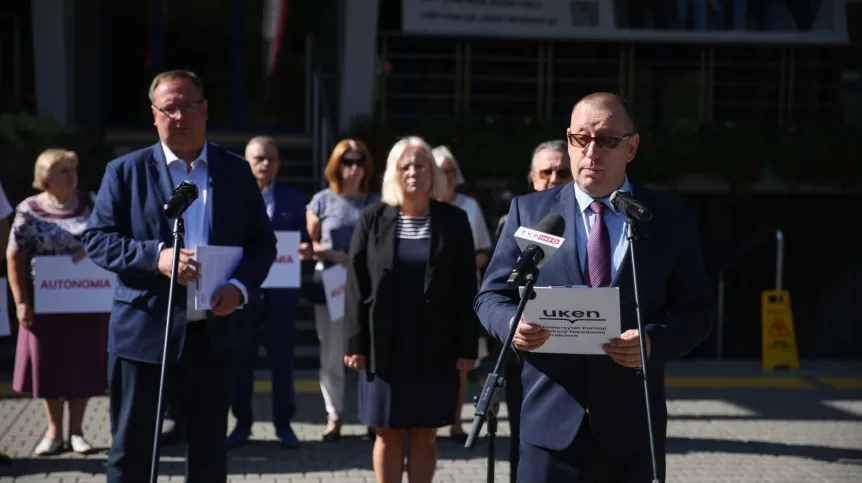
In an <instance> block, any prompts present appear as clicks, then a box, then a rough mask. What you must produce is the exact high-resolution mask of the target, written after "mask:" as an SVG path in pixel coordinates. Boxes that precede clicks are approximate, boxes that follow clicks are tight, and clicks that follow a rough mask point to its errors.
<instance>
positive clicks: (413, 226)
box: [395, 215, 431, 240]
mask: <svg viewBox="0 0 862 483" xmlns="http://www.w3.org/2000/svg"><path fill="white" fill-rule="evenodd" d="M395 236H396V237H397V238H400V239H402V240H421V239H423V238H431V217H430V216H407V215H398V224H397V225H396V227H395Z"/></svg>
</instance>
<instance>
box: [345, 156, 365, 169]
mask: <svg viewBox="0 0 862 483" xmlns="http://www.w3.org/2000/svg"><path fill="white" fill-rule="evenodd" d="M341 165H342V166H344V167H345V168H349V167H351V166H356V167H357V168H361V167H363V166H365V158H341Z"/></svg>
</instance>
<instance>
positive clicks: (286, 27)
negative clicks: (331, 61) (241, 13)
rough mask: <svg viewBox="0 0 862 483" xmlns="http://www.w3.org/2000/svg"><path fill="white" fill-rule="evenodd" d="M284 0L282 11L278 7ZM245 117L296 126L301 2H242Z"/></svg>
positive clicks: (301, 76)
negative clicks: (243, 4) (243, 9)
mask: <svg viewBox="0 0 862 483" xmlns="http://www.w3.org/2000/svg"><path fill="white" fill-rule="evenodd" d="M282 5H284V6H285V7H287V8H286V11H284V12H283V11H281V6H282ZM244 8H245V30H244V35H245V61H246V62H245V64H246V68H245V69H244V74H245V76H246V86H245V94H246V96H247V97H246V110H247V112H246V121H247V123H248V124H251V125H279V126H285V127H289V128H296V129H302V128H303V127H304V123H305V96H306V92H305V90H306V85H305V82H306V72H305V71H306V58H305V57H306V52H305V43H306V42H305V35H306V22H307V20H308V12H307V8H308V6H307V5H306V2H277V1H264V0H247V1H246V2H245V7H244Z"/></svg>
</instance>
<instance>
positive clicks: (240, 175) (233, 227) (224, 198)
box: [82, 143, 276, 363]
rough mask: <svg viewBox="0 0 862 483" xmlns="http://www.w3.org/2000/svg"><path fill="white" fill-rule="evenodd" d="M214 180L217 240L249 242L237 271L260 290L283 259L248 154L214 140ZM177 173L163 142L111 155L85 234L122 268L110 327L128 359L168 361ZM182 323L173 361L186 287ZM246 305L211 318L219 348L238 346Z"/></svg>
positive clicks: (106, 260)
mask: <svg viewBox="0 0 862 483" xmlns="http://www.w3.org/2000/svg"><path fill="white" fill-rule="evenodd" d="M207 157H208V159H207V170H208V175H209V178H210V183H211V185H212V201H211V203H212V205H211V212H212V216H210V231H209V244H210V245H224V246H241V247H243V257H242V260H241V261H240V262H239V264H238V265H237V267H236V269H235V270H234V272H233V274H232V276H231V277H230V278H235V279H237V280H239V281H240V282H241V283H242V284H244V285H245V287H246V290H247V291H248V293H249V298H251V297H255V296H256V294H257V293H258V290H259V287H260V284H261V283H262V282H263V280H264V279H265V278H266V275H267V273H268V272H269V267H270V266H271V265H272V262H273V261H274V260H275V256H276V240H275V234H274V233H273V229H272V224H271V223H270V220H269V217H268V216H267V214H266V208H265V206H264V203H263V198H262V197H261V195H260V190H259V189H258V187H257V183H256V182H255V179H254V176H252V174H251V170H250V169H249V168H248V162H246V161H245V160H244V159H242V158H240V157H239V156H237V155H235V154H233V153H231V152H228V151H226V150H224V149H222V148H220V147H218V146H216V145H214V144H209V145H208V147H207ZM172 191H173V187H172V186H171V177H170V175H169V172H168V166H167V162H166V161H165V156H164V152H163V150H162V147H161V144H160V143H156V144H154V145H152V146H150V147H147V148H144V149H140V150H138V151H135V152H133V153H129V154H126V155H125V156H122V157H120V158H117V159H115V160H113V161H111V162H110V163H108V166H107V168H106V169H105V175H104V177H103V179H102V186H101V188H100V189H99V194H98V195H97V196H96V202H95V207H94V209H93V214H92V215H91V216H90V220H89V223H88V225H87V228H86V230H85V231H84V234H83V237H82V238H83V242H84V246H85V249H86V251H87V255H88V256H89V257H90V258H91V259H92V260H93V262H95V263H96V264H97V265H99V266H100V267H102V268H104V269H106V270H109V271H111V272H114V273H116V274H117V278H118V283H117V288H116V292H115V295H114V304H113V308H112V310H111V318H110V325H109V331H108V351H109V352H110V353H111V354H113V355H116V356H118V357H122V358H125V359H130V360H135V361H141V362H150V363H160V362H161V357H162V350H163V348H162V345H163V343H164V336H165V318H166V315H167V308H168V289H169V287H170V279H169V278H168V277H165V276H164V275H161V274H160V273H158V269H157V266H158V259H159V253H158V246H159V244H160V243H164V244H165V246H166V247H171V246H172V245H173V237H172V229H173V226H172V222H171V221H169V220H168V219H167V218H165V216H164V214H163V210H162V207H163V206H164V204H165V202H166V201H167V200H168V198H169V197H170V195H171V192H172ZM173 309H174V311H175V312H174V314H175V315H174V324H173V327H172V331H171V335H170V338H169V344H168V359H167V360H168V361H175V360H177V359H178V358H179V356H180V354H181V353H182V348H183V344H184V341H185V332H186V289H185V288H184V287H182V286H180V285H177V287H176V289H175V291H174V307H173ZM245 319H246V317H245V316H244V313H243V311H242V310H237V311H235V312H234V313H232V314H231V315H228V316H226V317H214V316H212V315H211V314H210V315H209V317H208V320H207V321H205V322H199V323H206V324H208V326H207V334H208V335H209V337H210V344H211V345H210V347H211V349H212V350H215V351H218V350H230V349H233V348H235V347H236V345H237V341H238V339H239V338H238V337H237V333H238V329H239V324H241V323H243V322H245Z"/></svg>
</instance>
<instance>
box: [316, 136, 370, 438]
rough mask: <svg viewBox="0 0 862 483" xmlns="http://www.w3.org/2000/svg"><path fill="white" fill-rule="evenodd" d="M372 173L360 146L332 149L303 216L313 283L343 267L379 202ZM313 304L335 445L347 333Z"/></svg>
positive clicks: (322, 305)
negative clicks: (364, 219)
mask: <svg viewBox="0 0 862 483" xmlns="http://www.w3.org/2000/svg"><path fill="white" fill-rule="evenodd" d="M373 173H374V167H373V165H372V160H371V155H370V153H369V151H368V148H367V147H366V146H365V144H364V143H363V142H362V141H358V140H354V139H344V140H342V141H340V142H339V143H338V144H336V145H335V148H334V149H333V150H332V155H331V156H330V157H329V161H328V162H327V164H326V170H325V176H326V180H327V181H328V182H329V187H328V188H326V189H324V190H322V191H319V192H318V193H316V194H315V195H314V196H313V197H312V198H311V201H310V202H309V203H308V206H307V213H306V220H307V228H308V234H309V236H310V237H311V241H312V246H313V250H314V255H313V256H314V259H315V260H317V261H318V262H317V265H316V266H315V278H316V279H317V280H320V274H321V272H322V271H323V270H324V269H326V268H329V267H331V266H333V265H342V266H344V267H347V261H348V258H347V251H348V250H349V249H350V239H351V237H352V236H353V229H354V228H355V227H356V223H357V221H358V220H359V216H360V215H361V214H362V210H364V209H365V207H366V206H368V205H369V204H371V203H374V202H376V201H377V200H378V199H379V197H378V196H376V195H372V194H370V193H369V188H370V185H371V177H372V176H373ZM320 295H321V296H322V295H323V294H322V292H321V294H320ZM313 302H314V325H315V328H316V329H317V338H318V340H319V341H320V390H321V392H322V393H323V401H324V404H325V405H326V412H327V415H328V419H327V425H326V429H324V431H323V440H324V441H337V440H339V439H340V438H341V413H342V411H343V410H344V379H345V368H344V353H345V348H346V341H345V336H344V333H345V330H344V326H343V323H342V321H341V320H335V321H333V320H331V319H330V317H329V309H328V308H327V306H326V300H325V299H322V300H321V299H320V298H318V299H317V300H313Z"/></svg>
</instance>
